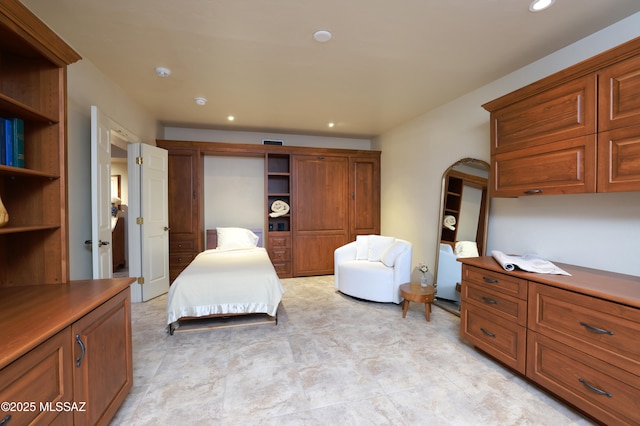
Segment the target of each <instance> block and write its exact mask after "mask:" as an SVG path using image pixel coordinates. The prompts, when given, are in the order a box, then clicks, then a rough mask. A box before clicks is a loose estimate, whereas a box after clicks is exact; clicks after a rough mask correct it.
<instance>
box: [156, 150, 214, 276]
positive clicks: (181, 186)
mask: <svg viewBox="0 0 640 426" xmlns="http://www.w3.org/2000/svg"><path fill="white" fill-rule="evenodd" d="M158 146H160V147H162V148H165V149H167V150H168V154H167V157H168V160H167V161H168V209H169V279H170V282H173V280H175V279H176V277H177V276H178V275H179V274H180V272H182V270H183V269H184V268H186V267H187V265H189V263H191V261H192V260H193V258H194V257H195V256H196V255H197V254H198V253H200V252H201V251H202V249H203V248H202V247H203V245H202V239H203V235H204V231H203V230H202V226H201V224H200V222H201V215H200V212H201V210H202V207H201V204H202V202H201V199H202V195H201V193H200V185H201V183H200V182H202V179H201V177H200V174H201V170H202V167H201V162H202V159H201V157H200V153H199V151H198V149H197V148H196V149H174V148H171V147H166V146H163V145H160V144H159V145H158ZM201 231H202V232H201Z"/></svg>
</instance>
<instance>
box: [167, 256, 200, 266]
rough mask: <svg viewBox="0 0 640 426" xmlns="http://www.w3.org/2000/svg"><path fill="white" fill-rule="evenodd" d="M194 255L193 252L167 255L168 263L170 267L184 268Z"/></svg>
mask: <svg viewBox="0 0 640 426" xmlns="http://www.w3.org/2000/svg"><path fill="white" fill-rule="evenodd" d="M195 257H196V253H194V252H191V253H189V252H185V253H176V254H171V255H170V256H169V265H170V267H171V268H183V269H184V268H185V267H186V266H187V265H189V264H190V263H191V261H192V260H193V259H194V258H195Z"/></svg>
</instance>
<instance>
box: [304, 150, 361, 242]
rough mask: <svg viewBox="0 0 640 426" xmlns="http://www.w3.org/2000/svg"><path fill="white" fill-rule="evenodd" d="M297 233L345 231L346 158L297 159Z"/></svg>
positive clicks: (347, 181) (314, 157) (346, 207)
mask: <svg viewBox="0 0 640 426" xmlns="http://www.w3.org/2000/svg"><path fill="white" fill-rule="evenodd" d="M294 160H295V162H294V173H295V175H294V179H293V184H294V188H295V190H294V193H295V196H294V203H295V206H296V208H295V211H293V212H292V214H294V215H295V220H294V222H295V230H296V231H297V232H308V231H340V232H345V231H346V223H347V209H348V203H347V200H348V198H347V197H348V185H349V178H348V176H347V170H348V159H347V157H330V156H315V155H312V156H296V157H294Z"/></svg>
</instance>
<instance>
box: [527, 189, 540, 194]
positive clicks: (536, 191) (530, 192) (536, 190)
mask: <svg viewBox="0 0 640 426" xmlns="http://www.w3.org/2000/svg"><path fill="white" fill-rule="evenodd" d="M524 193H525V194H542V189H529V190H528V191H524Z"/></svg>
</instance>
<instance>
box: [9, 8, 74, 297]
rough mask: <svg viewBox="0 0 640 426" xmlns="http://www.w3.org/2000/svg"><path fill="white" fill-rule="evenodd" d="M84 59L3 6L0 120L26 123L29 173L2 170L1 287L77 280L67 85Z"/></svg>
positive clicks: (20, 11)
mask: <svg viewBox="0 0 640 426" xmlns="http://www.w3.org/2000/svg"><path fill="white" fill-rule="evenodd" d="M79 59H80V56H79V55H78V54H77V53H76V52H75V51H73V50H72V49H71V48H70V47H69V46H68V45H66V44H65V43H64V42H63V41H62V40H61V39H60V38H59V37H58V36H57V35H56V34H55V33H54V32H53V31H51V30H50V29H49V28H47V27H46V26H45V25H44V24H43V23H42V22H41V21H39V20H38V18H37V17H36V16H35V15H33V14H32V13H31V12H30V11H29V10H28V9H27V8H26V7H24V6H23V5H22V4H21V3H19V2H18V1H14V0H6V1H2V2H1V3H0V64H1V66H0V117H2V118H6V119H20V120H22V122H23V123H24V167H14V166H8V165H0V197H1V198H2V202H3V204H4V205H5V207H6V209H7V211H8V212H9V223H8V224H7V225H6V226H5V227H2V228H0V287H1V286H15V285H25V284H27V283H33V282H38V283H46V284H60V283H64V282H66V281H67V280H68V279H69V267H68V263H69V258H68V257H69V254H68V242H67V239H68V229H67V227H68V224H67V221H68V219H67V216H66V214H67V192H66V191H67V177H66V169H65V167H66V155H67V151H66V146H67V144H66V140H65V139H66V135H67V116H66V94H67V90H66V84H67V65H69V64H71V63H73V62H75V61H77V60H79Z"/></svg>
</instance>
